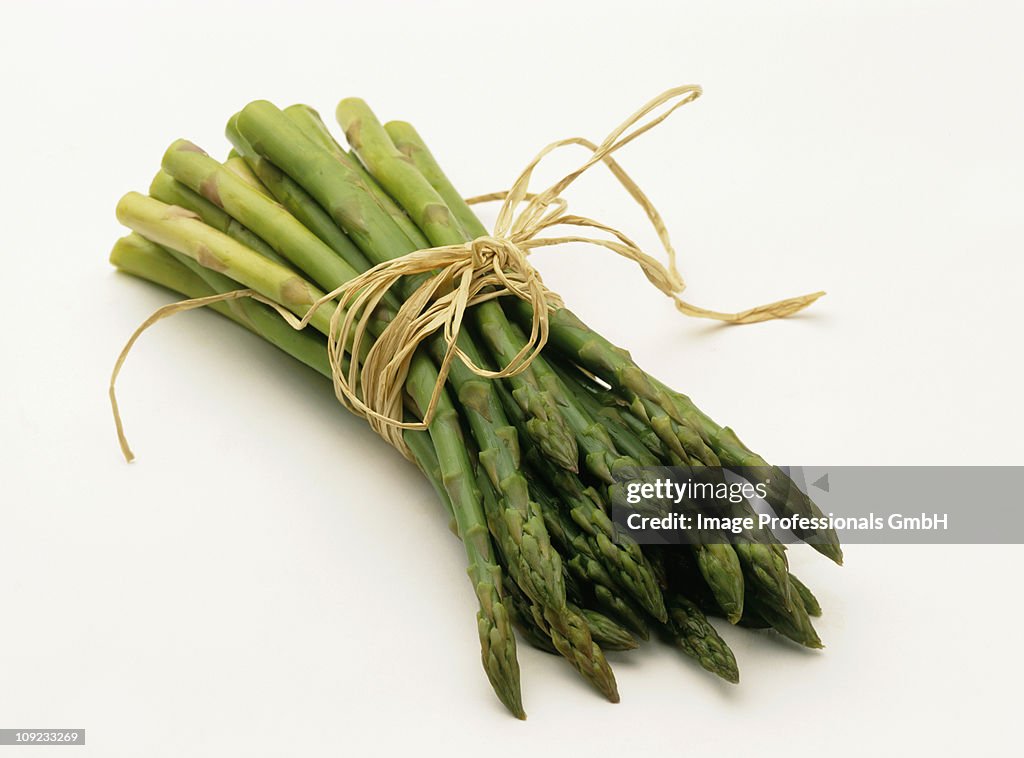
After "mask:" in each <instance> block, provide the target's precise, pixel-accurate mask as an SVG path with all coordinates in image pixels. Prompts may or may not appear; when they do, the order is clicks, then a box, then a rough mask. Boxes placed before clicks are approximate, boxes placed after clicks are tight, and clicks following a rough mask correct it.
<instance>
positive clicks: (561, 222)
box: [110, 85, 825, 461]
mask: <svg viewBox="0 0 1024 758" xmlns="http://www.w3.org/2000/svg"><path fill="white" fill-rule="evenodd" d="M701 92H702V90H701V88H700V87H699V86H696V85H684V86H681V87H674V88H672V89H669V90H666V91H665V92H663V93H662V94H660V95H658V96H657V97H656V98H654V99H652V100H650V101H649V102H647V103H646V104H645V105H644V106H643V107H642V108H640V109H639V110H638V111H636V112H635V113H633V114H632V115H631V116H630V117H629V118H627V119H626V120H625V121H624V122H622V123H621V124H620V125H619V126H618V127H616V128H615V129H614V130H612V132H611V133H610V134H609V135H608V136H607V137H606V138H605V139H604V140H603V141H602V142H601V143H600V144H595V143H593V142H591V141H590V140H587V139H584V138H582V137H570V138H568V139H564V140H559V141H557V142H553V143H551V144H550V145H548V146H547V147H545V148H544V149H543V150H541V151H540V152H539V153H538V154H537V156H536V157H535V158H534V159H533V160H532V161H530V163H529V164H528V165H527V166H526V168H525V169H524V170H523V171H522V173H520V175H519V177H518V178H517V179H516V181H515V182H514V183H513V185H512V187H511V189H509V190H507V191H505V192H495V193H490V194H487V195H480V196H477V197H473V198H469V199H468V200H467V202H469V203H471V204H473V203H480V202H487V201H495V200H501V201H502V207H501V210H500V211H499V213H498V219H497V221H496V222H495V226H494V231H493V232H492V233H491V234H490V235H487V236H484V237H479V238H477V239H475V240H472V241H471V242H466V243H465V244H460V245H448V246H444V247H434V248H429V249H426V250H418V251H415V252H412V253H409V254H408V255H404V256H402V257H400V258H396V259H394V260H390V261H386V262H384V263H381V264H379V265H377V266H374V267H373V268H372V269H370V270H369V271H366V272H365V273H363V274H361V275H359V276H358V277H356V278H355V279H352V280H351V281H349V282H346V283H345V284H343V285H341V286H340V287H338V288H337V289H335V290H334V291H332V292H329V293H326V294H325V295H324V296H323V297H322V298H320V299H319V300H318V301H317V302H315V303H314V304H313V305H312V306H311V307H310V309H309V311H308V313H307V314H306V316H305V317H303V318H301V319H299V318H297V317H296V316H295V315H293V314H292V313H290V312H289V311H287V310H285V309H284V308H283V307H282V306H280V305H278V304H277V303H275V302H273V301H271V300H269V299H268V298H265V297H263V296H261V295H259V294H257V293H256V292H254V291H252V290H238V291H235V292H229V293H225V294H222V295H215V296H210V297H204V298H197V299H194V300H186V301H182V302H180V303H172V304H171V305H167V306H164V307H163V308H161V309H159V310H158V311H156V312H155V313H154V314H153V315H152V316H150V317H149V318H148V319H147V320H146V321H145V322H144V323H143V324H142V325H141V326H140V327H139V328H138V329H137V330H136V331H135V333H134V334H133V335H132V336H131V338H130V339H129V340H128V343H127V344H126V345H125V347H124V349H123V350H122V351H121V354H120V356H118V359H117V363H116V365H115V367H114V372H113V375H112V376H111V379H110V402H111V407H112V409H113V412H114V421H115V424H116V426H117V435H118V441H119V442H120V444H121V450H122V452H123V453H124V455H125V458H126V459H127V460H129V461H130V460H132V458H133V457H134V456H133V455H132V452H131V449H130V448H129V446H128V442H127V439H126V438H125V435H124V428H123V424H122V422H121V417H120V414H119V412H118V406H117V398H116V394H115V392H114V383H115V381H116V379H117V376H118V373H119V372H120V370H121V366H122V365H123V364H124V360H125V358H126V357H127V355H128V352H129V351H130V350H131V348H132V346H133V345H134V344H135V342H136V340H137V339H138V338H139V336H140V335H141V334H142V332H143V331H145V330H146V329H148V328H149V327H150V326H152V325H153V324H155V323H156V322H158V321H160V320H162V319H164V318H167V317H168V316H171V315H173V314H175V313H179V312H181V311H185V310H192V309H194V308H202V307H204V306H207V305H211V304H213V303H216V302H224V301H226V300H234V299H237V298H241V297H251V298H254V299H256V300H259V301H260V302H263V303H265V304H267V305H270V306H271V307H273V308H274V309H275V310H276V311H277V312H278V313H280V314H281V316H282V317H283V318H285V319H286V320H287V321H288V323H289V324H291V325H292V326H293V327H294V328H296V329H302V328H304V327H305V326H306V325H307V324H308V323H309V320H310V318H311V317H312V314H313V313H315V312H316V311H317V310H318V309H319V308H320V306H321V305H324V304H326V303H331V302H332V301H333V302H334V306H335V309H334V312H333V315H332V317H331V323H330V329H329V332H328V334H327V348H328V358H329V361H330V365H331V373H332V376H333V380H334V390H335V394H336V396H337V397H338V400H339V401H340V402H341V403H342V404H343V405H345V407H347V408H348V409H349V410H351V411H352V412H353V413H355V414H356V415H358V416H361V417H362V418H364V419H366V421H367V422H368V423H369V424H370V426H371V427H372V428H373V429H374V431H376V432H377V433H378V434H379V435H380V436H382V437H383V438H384V439H385V440H387V441H388V442H389V443H390V444H391V445H393V446H394V447H395V448H396V449H398V450H399V452H401V453H402V455H404V456H405V457H406V458H410V459H411V458H412V455H411V452H410V451H409V449H408V448H407V447H406V445H405V441H404V439H403V437H402V433H403V431H404V430H407V429H410V430H422V429H426V428H427V427H428V426H429V425H430V422H431V420H432V419H433V418H434V414H435V412H436V410H437V406H438V402H439V401H440V399H441V396H442V393H443V392H444V386H445V381H446V379H447V377H448V373H449V370H450V368H451V362H452V361H453V360H455V359H456V358H458V359H459V360H461V361H463V363H465V364H466V366H467V367H469V369H470V370H471V371H473V373H475V374H477V375H479V376H481V377H485V378H488V379H500V378H504V377H509V376H514V375H516V374H518V373H520V372H522V371H525V370H526V369H527V368H528V367H529V366H530V364H531V363H532V362H533V360H534V359H535V358H536V357H537V355H539V354H540V352H541V350H542V349H543V348H544V345H545V344H546V343H547V340H548V332H549V328H550V325H549V314H550V312H551V311H553V310H557V309H559V308H562V307H563V303H562V301H561V299H560V298H559V297H558V296H557V295H556V294H555V293H553V292H551V291H550V290H549V289H547V287H545V286H544V284H543V282H542V281H541V278H540V275H539V274H538V273H537V271H536V269H534V268H533V266H532V265H531V264H530V263H529V261H528V260H527V256H529V255H530V254H531V253H532V252H533V251H534V250H536V249H538V248H545V247H554V246H558V245H567V244H572V243H583V244H588V245H595V246H597V247H602V248H604V249H606V250H609V251H611V252H614V253H616V254H617V255H620V256H622V257H624V258H626V259H628V260H631V261H633V262H634V263H636V264H637V265H638V266H639V267H640V269H641V271H643V273H644V276H646V277H647V279H648V281H650V282H651V284H653V285H654V286H655V287H657V288H658V289H659V290H660V291H661V292H662V293H664V294H665V295H666V296H668V297H669V298H671V299H672V300H673V302H674V303H675V306H676V308H677V309H678V310H679V311H680V312H681V313H684V314H686V315H687V316H693V317H696V318H708V319H715V320H718V321H722V322H724V323H728V324H751V323H756V322H759V321H767V320H770V319H776V318H784V317H786V316H791V315H793V314H794V313H797V312H798V311H801V310H803V309H804V308H806V307H808V306H809V305H811V303H813V302H814V301H815V300H817V299H818V298H819V297H821V296H822V295H824V294H825V293H824V292H815V293H813V294H809V295H802V296H800V297H794V298H788V299H786V300H780V301H778V302H774V303H769V304H767V305H760V306H757V307H755V308H750V309H748V310H745V311H740V312H738V313H722V312H718V311H711V310H707V309H705V308H700V307H697V306H695V305H690V304H689V303H686V302H684V301H683V300H681V299H680V298H679V295H680V294H681V293H682V292H683V290H684V289H685V288H686V284H685V282H684V281H683V278H682V276H681V275H680V273H679V270H678V268H677V266H676V252H675V250H674V248H673V247H672V243H671V241H670V239H669V235H668V230H667V229H666V227H665V223H664V221H663V219H662V218H661V214H660V213H658V211H657V209H656V208H655V207H654V205H653V203H651V201H650V200H649V199H648V198H647V196H646V195H645V194H644V193H643V191H642V190H641V189H640V187H639V186H638V185H637V184H636V182H634V181H633V179H632V178H630V176H629V175H628V174H627V173H626V172H625V171H624V170H623V168H622V167H621V166H620V165H619V164H618V163H617V162H616V161H615V160H614V159H613V158H612V154H613V153H614V152H615V151H617V150H618V149H619V148H621V147H624V146H625V145H627V144H629V143H630V142H632V141H633V140H634V139H636V138H637V137H639V136H640V135H642V134H644V133H645V132H647V131H649V130H650V129H653V128H654V127H655V126H657V125H658V124H660V123H661V122H662V121H664V120H665V119H666V118H668V117H669V116H670V115H671V114H672V113H673V112H675V111H676V110H677V109H678V108H680V107H682V106H684V105H686V104H687V103H690V102H692V101H693V100H695V99H696V98H698V97H699V96H700V95H701ZM570 145H578V146H581V147H584V148H586V149H587V150H589V151H590V157H589V158H588V159H587V160H586V161H584V163H583V164H581V165H580V166H579V167H578V168H576V169H575V170H573V171H572V172H570V173H569V174H567V175H566V176H564V177H562V178H561V179H560V180H559V181H557V182H555V183H554V184H552V185H551V186H550V187H548V188H547V189H545V190H544V191H542V192H538V193H531V192H529V185H530V179H531V178H532V176H533V172H534V170H535V169H536V167H537V166H538V164H540V162H541V161H542V160H543V159H544V158H545V157H546V156H547V155H548V154H550V153H551V152H553V151H555V150H558V149H560V148H563V147H567V146H570ZM597 163H603V164H604V165H605V166H606V167H607V168H608V169H609V171H610V172H611V173H612V175H613V176H614V177H615V178H616V179H617V180H618V181H619V183H620V184H621V185H622V187H623V188H624V189H625V190H626V191H627V192H628V193H629V195H630V197H632V198H633V200H634V201H635V202H636V203H637V204H638V205H640V207H641V208H642V209H643V211H644V213H645V214H646V215H647V218H648V220H649V221H650V223H651V225H652V226H653V228H654V230H655V232H656V233H657V235H658V239H659V241H660V242H661V245H662V248H663V250H664V253H665V256H666V262H665V263H662V262H661V261H659V260H658V259H656V258H654V257H652V256H651V255H648V254H647V253H645V252H644V251H643V250H641V249H640V247H639V246H638V245H637V244H636V243H635V242H633V241H632V240H631V239H630V238H629V237H627V236H626V235H625V234H623V233H622V232H620V231H618V230H617V229H614V228H613V227H610V226H608V225H606V224H602V223H600V222H598V221H595V220H594V219H590V218H586V217H584V216H577V215H571V214H569V213H567V204H566V201H565V200H564V199H563V198H562V197H561V195H562V193H563V192H564V191H565V190H566V189H567V188H568V187H569V186H570V185H571V184H572V183H573V182H575V181H576V179H578V178H579V177H580V176H581V175H582V174H583V173H585V172H586V171H587V170H588V169H590V168H591V167H592V166H594V165H596V164H597ZM520 205H522V206H523V207H522V208H521V209H520ZM556 226H560V227H579V228H586V229H592V230H596V231H599V232H602V233H603V234H605V235H607V236H606V237H587V236H580V235H561V236H554V237H544V236H541V233H542V232H544V231H545V230H547V229H550V228H552V227H556ZM420 274H430V276H429V277H428V278H427V279H426V281H425V282H424V283H423V284H422V285H421V286H420V287H419V288H418V289H417V290H416V291H415V292H413V293H412V295H411V296H410V297H409V298H408V299H406V300H405V302H404V303H403V304H402V306H401V307H400V308H399V310H398V312H397V314H396V315H395V317H394V318H393V319H392V320H391V321H390V322H389V324H388V325H387V327H385V328H384V329H383V331H381V333H380V334H379V335H377V337H376V339H375V340H373V345H372V346H371V347H370V348H369V349H368V350H366V351H365V357H362V355H363V349H362V348H363V346H364V343H366V342H369V341H370V340H371V339H372V335H369V334H368V333H367V330H368V327H369V323H370V320H371V315H372V314H373V311H374V310H375V309H376V308H377V306H378V305H379V304H380V302H381V301H382V299H383V298H384V296H385V295H386V294H387V293H388V292H389V291H390V289H391V288H392V287H393V286H394V285H395V284H396V283H397V282H398V281H399V280H400V279H401V278H402V277H406V276H416V275H420ZM506 296H514V297H518V298H520V299H522V300H524V301H526V302H528V303H530V305H531V306H532V309H533V319H532V326H531V329H530V334H529V336H528V338H527V340H526V344H525V345H523V347H522V349H521V350H520V351H519V353H518V354H517V355H516V356H515V357H514V358H513V359H512V360H511V361H510V362H509V363H508V365H506V366H504V367H503V368H501V369H499V370H497V371H491V370H488V369H486V368H484V367H483V366H478V365H476V364H475V363H474V362H473V361H472V360H471V359H470V358H469V356H467V355H466V354H465V353H464V352H462V350H460V349H459V347H458V345H457V340H458V336H459V334H460V333H461V330H462V323H463V319H464V317H465V313H466V311H467V310H468V309H469V308H472V307H473V306H475V305H478V304H480V303H483V302H486V301H489V300H493V299H495V298H499V297H506ZM438 330H442V331H443V334H444V338H445V341H446V343H447V350H446V352H445V355H444V357H443V359H442V360H441V362H440V364H439V366H438V372H437V373H438V378H437V381H436V383H435V385H434V388H433V392H432V395H431V399H430V402H429V403H428V404H427V407H425V408H420V409H419V411H420V417H421V421H419V422H406V421H403V420H402V419H403V410H404V409H403V390H404V387H405V383H406V380H407V378H408V376H409V371H410V367H411V365H412V360H413V356H414V354H415V353H416V350H417V348H418V347H419V345H420V344H421V343H422V342H423V341H424V340H426V339H427V338H428V337H430V335H432V334H434V333H435V332H437V331H438ZM346 351H347V352H348V353H349V355H350V361H349V367H348V370H347V371H346V370H345V368H344V367H343V359H344V356H345V353H346Z"/></svg>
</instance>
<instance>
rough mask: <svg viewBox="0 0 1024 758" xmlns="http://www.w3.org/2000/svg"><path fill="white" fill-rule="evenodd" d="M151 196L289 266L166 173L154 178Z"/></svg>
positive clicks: (241, 226)
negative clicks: (191, 213)
mask: <svg viewBox="0 0 1024 758" xmlns="http://www.w3.org/2000/svg"><path fill="white" fill-rule="evenodd" d="M149 195H150V197H152V198H154V199H156V200H159V201H160V202H161V203H167V204H168V205H177V206H178V207H180V208H184V209H186V210H189V211H192V212H193V213H195V214H196V215H197V216H199V217H200V218H201V219H202V220H203V223H205V224H208V225H209V226H212V227H213V228H214V229H216V230H217V231H219V232H223V233H224V234H226V235H228V236H229V237H231V238H232V239H234V240H236V241H238V242H241V243H242V244H243V245H245V246H246V247H248V248H251V249H252V250H255V251H256V252H257V253H259V254H260V255H262V256H263V257H264V258H269V259H270V260H272V261H275V262H276V263H280V264H281V265H283V266H287V265H288V263H287V262H286V261H285V259H284V258H282V257H281V256H279V255H278V254H277V253H276V252H275V251H274V249H273V248H272V247H270V245H268V244H267V243H266V242H264V241H263V240H262V239H260V237H259V236H258V235H256V234H253V232H252V231H251V230H250V229H248V228H246V227H245V226H244V225H243V224H241V223H239V222H238V221H236V220H235V219H234V218H232V217H231V216H230V215H228V214H227V213H225V212H224V211H223V210H221V209H220V208H219V207H217V206H216V205H214V204H213V203H211V202H210V201H209V200H207V199H206V198H205V197H203V196H202V195H200V194H199V193H198V192H193V191H192V190H191V189H189V188H188V187H186V186H185V185H184V184H182V183H181V182H179V181H178V180H176V179H175V178H174V177H173V176H171V175H170V174H168V173H167V172H166V171H163V170H161V171H159V172H158V173H157V175H156V176H155V177H154V178H153V181H152V182H151V183H150V185H149Z"/></svg>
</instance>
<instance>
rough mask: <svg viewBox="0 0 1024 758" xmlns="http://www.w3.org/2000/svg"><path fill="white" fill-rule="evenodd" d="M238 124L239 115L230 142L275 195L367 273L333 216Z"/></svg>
mask: <svg viewBox="0 0 1024 758" xmlns="http://www.w3.org/2000/svg"><path fill="white" fill-rule="evenodd" d="M237 121H238V115H237V114H236V115H235V116H233V117H232V118H231V119H230V120H229V121H228V125H227V128H226V129H225V131H226V133H227V137H228V140H230V141H231V143H232V144H234V145H235V147H236V150H238V151H240V153H241V157H242V158H243V160H244V161H245V162H246V165H247V166H249V168H250V169H251V170H252V172H253V173H254V174H255V175H256V176H257V177H258V178H259V180H260V182H262V184H263V185H264V186H265V187H266V188H267V189H268V191H269V192H270V194H271V196H273V198H274V199H275V200H277V201H278V202H279V203H281V205H283V206H284V207H285V208H286V209H287V210H288V212H289V213H291V214H292V215H293V216H295V218H297V219H298V220H299V221H301V222H302V225H303V226H305V227H306V228H307V229H309V230H310V231H311V232H313V234H315V235H316V236H317V237H319V238H320V239H321V240H323V242H324V243H325V244H326V245H327V246H328V247H330V248H331V249H332V250H333V251H334V252H336V253H337V254H338V255H339V256H340V257H341V259H342V260H343V261H345V262H346V263H348V264H349V265H350V266H351V267H352V268H353V269H355V270H356V271H359V272H363V271H366V270H367V269H368V268H370V263H369V261H367V259H366V257H365V256H364V255H363V254H362V252H361V251H360V250H359V248H358V247H356V246H355V244H353V242H352V240H350V239H349V238H348V237H347V236H346V235H345V233H344V232H343V231H342V230H341V228H340V227H339V226H338V225H337V224H336V223H335V222H334V219H332V218H331V216H330V214H328V213H327V212H326V211H325V210H324V209H323V208H322V207H320V204H319V203H317V201H316V200H314V199H313V198H312V197H311V196H310V195H309V193H308V192H306V190H304V189H303V188H302V186H301V185H300V184H299V183H298V182H295V181H293V180H292V178H291V177H290V176H288V175H287V174H286V173H284V172H283V171H281V169H279V168H278V167H277V166H275V165H274V164H273V163H271V162H270V161H268V160H267V159H266V158H264V157H263V156H262V155H260V154H259V153H258V152H256V151H255V150H254V149H253V147H252V145H250V144H249V143H248V141H247V140H245V139H244V138H243V137H242V135H241V133H240V132H239V131H238V126H237Z"/></svg>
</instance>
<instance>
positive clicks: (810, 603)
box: [789, 574, 821, 616]
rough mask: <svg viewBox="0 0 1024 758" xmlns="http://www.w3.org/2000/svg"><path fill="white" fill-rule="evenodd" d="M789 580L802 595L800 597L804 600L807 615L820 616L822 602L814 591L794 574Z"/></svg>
mask: <svg viewBox="0 0 1024 758" xmlns="http://www.w3.org/2000/svg"><path fill="white" fill-rule="evenodd" d="M789 581H790V584H792V585H793V589H794V590H796V591H797V593H798V594H799V595H800V599H801V600H802V601H803V604H804V608H805V609H806V611H807V615H808V616H820V615H821V604H820V603H818V598H816V597H815V596H814V593H813V592H811V590H810V588H809V587H808V586H807V585H806V584H804V583H803V582H801V581H800V580H799V579H797V578H796V577H795V576H793V575H792V574H790V575H789Z"/></svg>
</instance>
